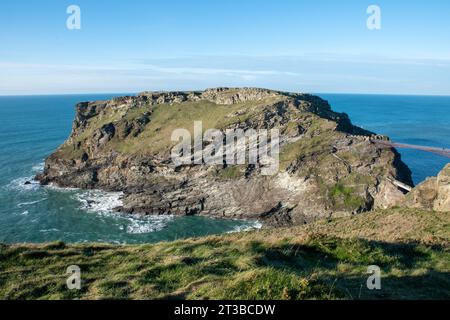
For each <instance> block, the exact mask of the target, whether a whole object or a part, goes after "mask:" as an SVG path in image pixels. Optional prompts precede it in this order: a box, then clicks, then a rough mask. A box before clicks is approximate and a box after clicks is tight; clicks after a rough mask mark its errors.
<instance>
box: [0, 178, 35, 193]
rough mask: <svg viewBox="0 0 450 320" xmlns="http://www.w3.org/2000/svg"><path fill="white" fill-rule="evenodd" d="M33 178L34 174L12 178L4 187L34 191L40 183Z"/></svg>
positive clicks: (21, 190) (20, 190)
mask: <svg viewBox="0 0 450 320" xmlns="http://www.w3.org/2000/svg"><path fill="white" fill-rule="evenodd" d="M33 179H34V176H28V177H20V178H17V179H14V180H12V181H11V182H10V183H8V184H7V185H6V188H7V189H10V190H14V191H19V192H28V191H35V190H37V189H39V188H40V187H41V185H40V184H39V182H38V181H36V180H33Z"/></svg>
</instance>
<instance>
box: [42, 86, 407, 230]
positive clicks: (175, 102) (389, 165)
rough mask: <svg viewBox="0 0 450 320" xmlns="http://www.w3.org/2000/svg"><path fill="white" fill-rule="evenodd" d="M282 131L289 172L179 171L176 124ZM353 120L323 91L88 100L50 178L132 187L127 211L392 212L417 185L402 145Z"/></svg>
mask: <svg viewBox="0 0 450 320" xmlns="http://www.w3.org/2000/svg"><path fill="white" fill-rule="evenodd" d="M198 120H202V121H203V130H206V129H208V128H216V129H220V130H223V131H225V130H226V129H244V130H246V129H255V130H258V129H273V128H277V129H279V131H280V168H279V171H278V173H277V174H275V175H272V176H263V175H261V167H260V166H259V165H250V164H249V165H239V166H226V165H216V166H206V165H186V166H180V167H175V166H174V164H173V162H172V161H171V158H170V152H171V149H172V148H173V146H174V145H175V144H176V143H174V142H171V133H172V131H173V130H174V129H176V128H185V129H188V130H189V131H191V132H192V131H193V123H194V121H198ZM370 135H372V133H371V132H368V131H366V130H363V129H361V128H358V127H356V126H353V125H352V124H351V122H350V120H349V118H348V116H347V115H346V114H344V113H336V112H333V111H332V110H331V108H330V106H329V104H328V103H327V102H326V101H325V100H322V99H321V98H319V97H316V96H312V95H307V94H297V93H285V92H278V91H272V90H265V89H252V88H243V89H228V88H218V89H209V90H206V91H203V92H144V93H141V94H139V95H137V96H127V97H121V98H114V99H112V100H109V101H96V102H83V103H79V104H78V105H77V106H76V117H75V120H74V123H73V129H72V133H71V135H70V137H69V138H68V140H67V141H66V142H65V143H64V144H63V145H61V146H60V147H59V148H58V150H56V151H55V153H53V154H52V155H50V157H49V158H48V159H47V160H46V164H45V170H44V173H43V174H42V175H39V176H38V177H37V178H38V179H39V180H40V182H41V183H42V184H50V183H53V184H56V185H59V186H71V187H80V188H99V189H105V190H115V191H123V192H124V198H123V206H122V207H120V208H118V210H120V211H122V212H128V213H141V214H175V215H192V214H200V215H210V216H217V217H223V218H247V219H259V220H261V221H263V222H265V223H266V225H272V226H283V225H291V224H302V223H307V222H310V221H313V220H316V219H318V218H324V217H331V216H339V215H348V214H351V213H359V212H363V211H367V210H370V209H372V208H386V207H389V206H391V205H393V204H395V203H396V202H398V201H399V199H401V198H402V197H403V193H402V192H401V191H400V190H398V189H397V187H396V186H394V185H393V184H392V183H391V182H390V181H389V179H388V178H390V179H392V178H393V179H396V180H399V181H402V182H404V183H406V184H409V185H412V180H411V172H410V170H409V169H408V167H407V166H406V165H405V164H404V163H403V162H402V161H401V159H400V155H399V154H398V153H397V152H396V151H395V150H394V149H390V148H388V149H386V148H381V149H380V148H379V147H378V146H377V145H375V144H373V143H372V142H371V141H370V140H369V137H370Z"/></svg>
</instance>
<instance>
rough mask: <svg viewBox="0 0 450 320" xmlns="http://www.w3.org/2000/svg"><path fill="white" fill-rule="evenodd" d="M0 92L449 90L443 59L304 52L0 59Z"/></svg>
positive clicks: (449, 63) (447, 63)
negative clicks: (70, 60) (81, 60)
mask: <svg viewBox="0 0 450 320" xmlns="http://www.w3.org/2000/svg"><path fill="white" fill-rule="evenodd" d="M0 70H1V71H2V72H1V73H0V94H3V95H4V94H21V93H24V94H34V93H77V92H80V93H82V92H114V91H118V92H124V91H130V92H135V91H141V90H173V89H200V88H204V87H213V86H262V87H270V88H277V89H285V90H292V91H310V92H324V91H326V92H359V93H361V92H369V93H416V94H420V93H424V94H450V80H449V79H450V60H445V59H442V60H436V59H399V58H392V57H377V56H360V55H359V56H358V55H329V54H323V53H318V54H309V55H300V56H283V57H264V56H259V57H246V56H234V57H219V56H215V57H200V56H197V57H183V58H171V59H141V60H134V61H132V62H130V61H102V62H98V63H97V62H91V63H89V64H65V63H47V64H43V63H20V62H14V61H3V62H0Z"/></svg>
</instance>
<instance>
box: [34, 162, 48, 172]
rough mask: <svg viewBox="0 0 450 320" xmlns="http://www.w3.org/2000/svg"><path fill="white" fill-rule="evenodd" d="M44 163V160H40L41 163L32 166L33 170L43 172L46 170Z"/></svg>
mask: <svg viewBox="0 0 450 320" xmlns="http://www.w3.org/2000/svg"><path fill="white" fill-rule="evenodd" d="M44 165H45V163H44V162H40V163H38V164H35V165H34V166H32V167H31V170H33V172H35V173H42V172H43V171H44Z"/></svg>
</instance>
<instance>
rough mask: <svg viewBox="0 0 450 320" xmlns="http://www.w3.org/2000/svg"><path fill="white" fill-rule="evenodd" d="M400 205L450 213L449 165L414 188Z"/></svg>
mask: <svg viewBox="0 0 450 320" xmlns="http://www.w3.org/2000/svg"><path fill="white" fill-rule="evenodd" d="M401 204H403V205H405V206H407V207H410V208H423V209H428V210H435V211H442V212H450V163H449V164H447V165H446V166H445V168H444V169H443V170H442V171H441V172H439V174H438V175H437V177H431V178H428V179H427V180H425V181H424V182H422V183H421V184H419V185H418V186H417V187H415V188H414V189H413V190H412V191H411V192H410V193H408V195H407V196H406V197H405V199H404V201H402V202H401Z"/></svg>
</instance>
